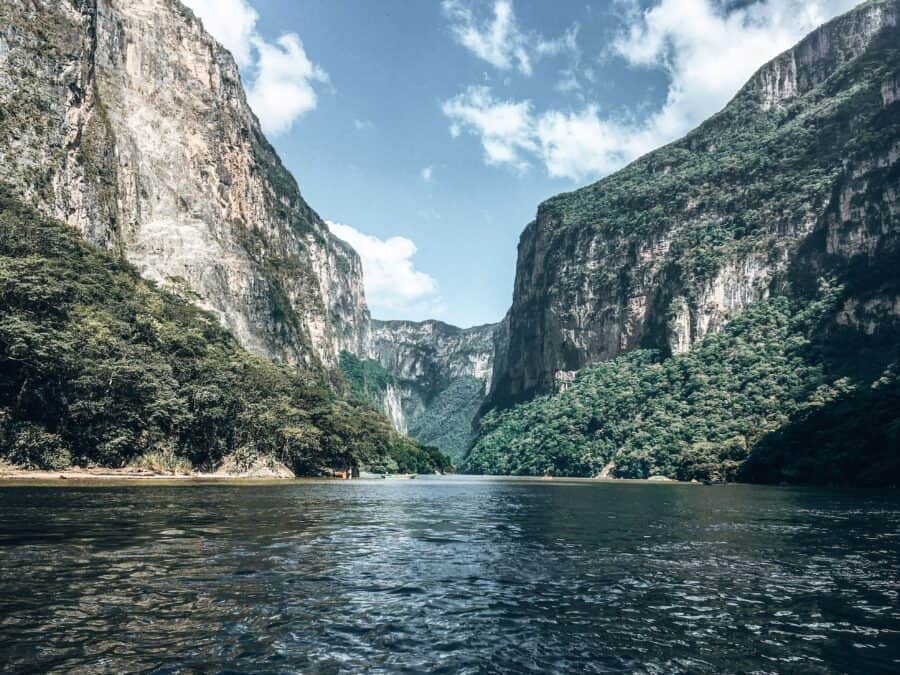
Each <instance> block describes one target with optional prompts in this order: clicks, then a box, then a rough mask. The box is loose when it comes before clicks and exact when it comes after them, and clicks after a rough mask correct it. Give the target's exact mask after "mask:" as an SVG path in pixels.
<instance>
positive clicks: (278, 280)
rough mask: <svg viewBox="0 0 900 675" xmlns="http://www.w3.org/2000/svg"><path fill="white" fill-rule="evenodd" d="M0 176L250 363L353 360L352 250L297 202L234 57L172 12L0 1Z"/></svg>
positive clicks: (355, 262) (162, 2)
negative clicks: (242, 350)
mask: <svg viewBox="0 0 900 675" xmlns="http://www.w3.org/2000/svg"><path fill="white" fill-rule="evenodd" d="M0 138H2V139H3V140H2V142H0V171H2V172H3V175H4V181H5V182H7V183H8V184H10V185H11V186H12V187H13V189H14V190H15V191H16V192H17V193H18V194H19V195H20V196H21V197H22V198H23V199H24V200H25V201H27V202H28V203H31V204H33V205H35V206H36V207H37V208H38V209H39V210H41V211H42V212H43V213H45V214H46V215H49V216H52V217H55V218H58V219H61V220H63V221H65V222H67V223H69V224H70V225H72V226H73V227H76V228H78V229H79V230H80V231H81V232H82V233H83V234H84V237H85V238H86V239H87V240H88V241H90V242H91V243H93V244H96V245H98V246H101V247H104V248H107V249H109V250H111V251H113V252H115V253H117V254H120V255H122V256H124V257H125V258H126V259H127V260H128V261H130V262H131V263H133V264H134V265H135V266H136V267H137V268H138V269H139V270H140V272H141V274H142V275H143V276H144V277H146V278H148V279H151V280H153V281H155V282H157V283H158V284H159V285H160V286H162V287H164V288H166V289H169V290H171V291H173V292H175V293H178V294H180V295H182V296H184V297H186V298H190V299H191V300H192V301H193V302H194V303H196V304H197V305H199V306H200V307H203V308H205V309H207V310H210V311H212V312H214V313H215V314H216V315H217V316H218V317H219V319H220V320H221V322H222V324H223V325H225V326H226V327H227V328H229V329H230V330H231V331H232V332H233V333H234V334H235V335H236V336H237V338H238V339H239V340H240V342H241V343H242V344H243V345H244V346H245V347H246V348H247V349H249V350H250V351H252V352H254V353H257V354H260V355H264V356H267V357H269V358H270V359H273V360H275V361H278V362H285V363H291V364H299V365H317V364H322V365H324V366H325V367H328V368H330V367H335V366H336V365H337V357H338V354H339V353H340V352H341V351H342V350H346V351H351V352H353V353H357V354H365V353H366V352H367V350H368V348H369V342H370V336H369V329H370V324H369V314H368V310H367V308H366V304H365V298H364V294H363V286H362V269H361V265H360V261H359V258H358V256H357V255H356V253H355V251H353V249H352V248H351V247H350V246H349V245H347V244H345V243H344V242H342V241H340V240H338V239H337V238H335V237H334V236H333V235H331V234H330V232H329V231H328V228H327V227H326V225H325V224H324V222H323V221H322V219H321V218H320V217H319V216H318V215H317V214H316V213H315V211H313V210H312V209H311V208H310V206H309V205H308V204H307V203H306V202H305V201H304V199H303V197H302V196H301V194H300V191H299V188H298V186H297V183H296V182H295V180H294V178H293V177H292V176H291V175H290V173H289V172H288V171H287V170H286V169H285V167H284V166H283V165H282V163H281V161H280V160H279V158H278V156H277V155H276V154H275V151H274V150H273V149H272V147H271V145H270V144H269V143H268V142H267V140H266V139H265V137H264V136H263V133H262V131H261V129H260V125H259V122H258V120H257V119H256V117H255V115H254V114H253V112H252V111H251V109H250V107H249V106H248V104H247V101H246V97H245V94H244V90H243V88H242V85H241V78H240V74H239V72H238V68H237V66H236V65H235V62H234V60H233V58H232V57H231V55H230V54H229V53H228V52H227V51H226V50H225V49H223V48H222V47H221V46H220V45H219V44H218V43H217V42H216V41H215V40H214V39H213V38H212V37H210V35H209V34H207V33H206V32H205V31H204V29H203V27H202V25H201V23H200V21H199V20H198V19H197V18H196V17H195V16H194V15H193V14H192V13H191V12H190V11H189V10H187V9H186V8H185V7H184V6H182V5H181V3H179V2H177V0H2V2H0Z"/></svg>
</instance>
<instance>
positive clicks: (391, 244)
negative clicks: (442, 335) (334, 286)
mask: <svg viewBox="0 0 900 675" xmlns="http://www.w3.org/2000/svg"><path fill="white" fill-rule="evenodd" d="M326 222H327V223H328V227H329V229H330V230H331V232H332V233H333V234H334V235H335V236H336V237H339V238H340V239H343V240H344V241H346V242H347V243H348V244H350V245H351V246H352V247H353V248H354V249H356V252H357V253H359V257H360V258H361V259H362V266H363V281H364V283H365V289H366V299H367V300H368V302H369V306H370V307H371V309H372V311H373V313H375V314H382V315H384V314H390V315H396V314H398V313H400V314H403V315H404V316H406V315H422V316H427V315H438V314H440V313H441V311H442V307H443V302H442V300H441V298H440V295H439V292H438V284H437V281H435V279H434V277H432V276H431V275H429V274H426V273H425V272H421V271H419V270H417V269H416V267H415V264H414V263H413V260H412V258H413V256H414V255H415V253H416V245H415V243H413V241H412V240H410V239H407V238H406V237H391V238H389V239H379V238H378V237H375V236H372V235H370V234H364V233H363V232H360V231H359V230H357V229H356V228H354V227H351V226H350V225H343V224H341V223H334V222H331V221H326Z"/></svg>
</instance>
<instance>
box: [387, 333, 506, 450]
mask: <svg viewBox="0 0 900 675" xmlns="http://www.w3.org/2000/svg"><path fill="white" fill-rule="evenodd" d="M496 329H497V325H496V324H489V325H485V326H475V327H473V328H465V329H464V328H457V327H456V326H450V325H448V324H445V323H442V322H440V321H423V322H412V321H373V325H372V353H373V357H374V359H375V360H377V361H378V363H379V364H380V365H381V366H382V367H383V368H384V369H386V370H387V371H388V372H389V373H391V375H392V377H393V379H394V383H392V384H390V385H388V386H387V387H385V388H384V394H383V396H384V405H383V407H384V409H385V410H386V411H391V413H393V414H390V415H389V416H390V417H391V419H392V420H394V426H395V428H397V429H398V430H401V431H404V432H406V433H409V434H410V435H411V436H412V437H413V438H415V439H416V440H418V441H420V442H421V443H425V444H426V445H434V446H436V447H438V448H440V449H441V450H443V451H444V452H446V453H447V454H448V455H450V457H451V458H453V459H457V458H459V457H461V456H462V454H463V453H464V452H465V449H466V446H467V445H468V442H469V440H470V438H471V430H472V420H473V418H474V416H475V414H476V412H477V411H478V409H479V407H480V406H481V404H482V402H483V400H484V396H485V394H486V392H487V390H488V388H489V387H490V379H491V372H492V368H493V356H494V333H495V331H496ZM398 399H399V407H398V405H397V403H398ZM398 413H399V414H398Z"/></svg>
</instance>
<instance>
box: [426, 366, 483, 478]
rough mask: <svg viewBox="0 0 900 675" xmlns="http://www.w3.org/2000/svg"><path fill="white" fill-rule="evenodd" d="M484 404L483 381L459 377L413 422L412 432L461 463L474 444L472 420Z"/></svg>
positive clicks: (469, 377)
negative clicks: (468, 449) (472, 443)
mask: <svg viewBox="0 0 900 675" xmlns="http://www.w3.org/2000/svg"><path fill="white" fill-rule="evenodd" d="M483 401H484V382H482V381H481V380H479V379H477V378H475V377H471V376H468V375H464V376H462V377H459V378H456V379H454V380H452V381H451V382H450V384H449V385H448V386H447V388H446V389H444V390H442V391H441V392H439V393H438V394H437V396H435V397H434V399H433V400H432V401H431V402H430V403H429V405H428V407H427V408H426V409H425V410H423V411H422V412H421V413H420V414H419V415H416V416H415V417H414V418H413V419H412V420H410V423H409V433H410V435H411V436H412V437H413V438H415V439H417V440H419V441H421V442H422V443H425V444H426V445H434V446H437V447H439V448H440V449H441V450H443V451H444V452H446V453H447V454H448V455H449V456H450V458H451V459H452V460H453V461H456V462H458V461H459V460H461V459H462V457H463V455H464V454H465V452H466V449H467V448H468V447H469V445H470V444H471V442H472V420H474V419H475V415H476V414H477V413H478V409H479V407H481V404H482V402H483Z"/></svg>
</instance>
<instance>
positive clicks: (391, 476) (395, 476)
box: [384, 473, 417, 480]
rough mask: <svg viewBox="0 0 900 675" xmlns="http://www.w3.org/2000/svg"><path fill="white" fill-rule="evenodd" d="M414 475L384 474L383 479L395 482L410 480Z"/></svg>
mask: <svg viewBox="0 0 900 675" xmlns="http://www.w3.org/2000/svg"><path fill="white" fill-rule="evenodd" d="M416 475H417V474H414V473H386V474H385V475H384V477H385V478H389V479H395V480H412V479H413V478H415V477H416Z"/></svg>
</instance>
